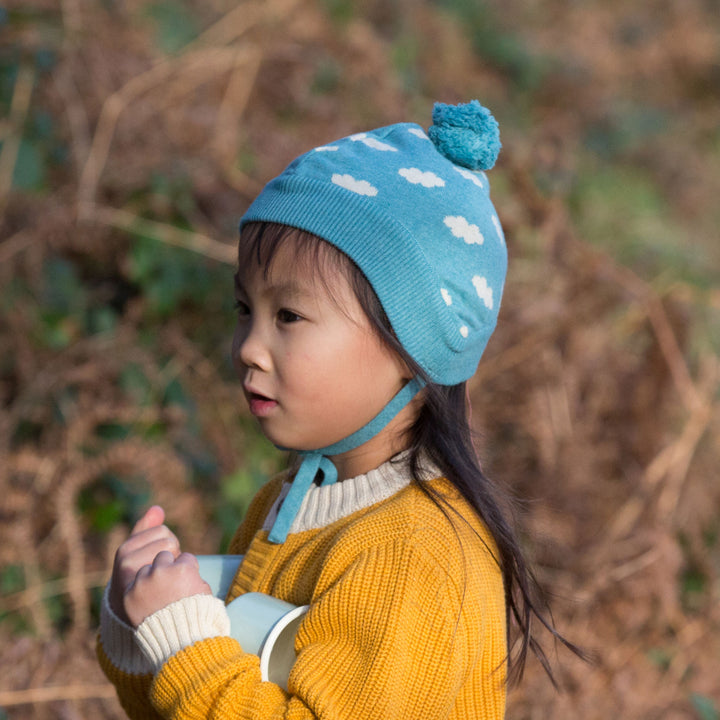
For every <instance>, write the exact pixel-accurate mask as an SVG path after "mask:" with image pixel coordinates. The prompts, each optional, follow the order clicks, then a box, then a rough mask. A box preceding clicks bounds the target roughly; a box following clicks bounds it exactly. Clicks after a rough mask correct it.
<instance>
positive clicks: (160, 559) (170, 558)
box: [152, 550, 175, 570]
mask: <svg viewBox="0 0 720 720" xmlns="http://www.w3.org/2000/svg"><path fill="white" fill-rule="evenodd" d="M174 562H175V556H174V555H173V554H172V553H171V552H169V551H168V550H162V551H161V552H159V553H158V554H157V555H156V556H155V558H154V559H153V561H152V569H153V570H157V569H158V568H162V567H169V566H170V565H172V564H173V563H174Z"/></svg>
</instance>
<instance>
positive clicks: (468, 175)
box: [453, 165, 485, 187]
mask: <svg viewBox="0 0 720 720" xmlns="http://www.w3.org/2000/svg"><path fill="white" fill-rule="evenodd" d="M453 169H454V170H457V171H458V172H459V173H460V174H461V175H462V176H463V177H464V178H465V179H466V180H471V181H472V182H474V183H475V184H476V185H477V186H478V187H485V185H484V183H483V181H482V178H483V177H485V174H484V173H482V174H481V173H474V172H471V171H470V170H467V169H465V168H462V167H458V166H457V165H453Z"/></svg>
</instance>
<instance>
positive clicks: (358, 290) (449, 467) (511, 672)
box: [238, 223, 585, 684]
mask: <svg viewBox="0 0 720 720" xmlns="http://www.w3.org/2000/svg"><path fill="white" fill-rule="evenodd" d="M288 242H289V243H290V247H291V248H292V250H293V251H294V252H295V256H296V259H297V260H298V261H300V262H302V261H304V262H305V263H306V265H307V267H308V269H311V270H313V271H314V272H315V273H316V277H317V278H318V279H319V281H320V282H323V283H325V286H326V288H327V287H328V280H327V278H328V277H329V274H328V273H332V272H338V271H339V272H342V273H343V274H344V275H345V277H346V279H347V280H348V281H349V283H350V286H351V287H352V289H353V291H354V293H355V296H356V297H357V300H358V302H359V303H360V306H361V307H362V309H363V311H364V312H365V315H366V316H367V317H368V319H369V321H370V323H371V325H372V326H373V328H374V329H375V331H376V332H377V333H378V335H379V336H380V337H381V339H382V340H383V341H384V342H385V343H387V345H388V346H389V347H390V348H391V349H393V350H394V351H395V352H396V353H397V354H398V355H399V356H400V357H401V358H402V360H403V361H404V362H405V363H406V364H407V366H408V367H409V368H410V370H411V371H413V372H414V374H415V375H416V376H418V377H420V378H421V379H422V380H424V381H425V383H426V385H425V389H424V399H423V405H422V407H421V409H420V411H419V413H418V415H417V417H416V419H415V421H414V423H413V425H412V426H411V428H410V429H409V438H410V447H409V467H410V472H411V475H412V481H413V482H414V483H415V484H416V485H417V486H418V487H419V488H420V489H421V490H422V492H424V493H425V494H426V495H427V496H428V497H429V498H430V499H431V500H432V501H433V502H434V503H435V504H436V505H437V506H438V507H439V508H440V510H441V511H442V512H443V513H444V514H445V515H446V517H448V519H449V520H450V521H451V522H453V521H459V522H463V518H462V517H461V516H460V515H459V514H458V513H457V511H455V510H454V509H453V507H452V506H451V505H450V504H449V503H448V502H447V500H445V499H444V498H443V497H442V495H440V494H439V493H437V492H435V491H433V489H432V487H431V486H429V484H428V483H426V482H423V481H422V480H421V478H422V473H421V470H422V467H423V461H424V459H427V458H429V459H430V460H431V461H432V462H434V463H435V465H436V466H437V467H439V468H440V470H441V471H442V473H443V475H444V477H445V478H446V479H447V480H448V481H449V482H450V483H452V485H453V486H454V487H455V488H456V489H457V491H458V492H459V493H460V494H461V495H462V496H463V497H464V498H465V500H466V501H467V502H468V503H469V504H470V506H471V507H472V508H473V510H474V511H475V513H477V515H478V517H479V518H480V519H481V520H482V522H483V523H484V524H485V526H486V527H487V529H488V530H489V532H490V534H491V535H492V537H493V539H494V541H495V544H496V546H497V554H496V555H495V553H493V554H494V555H495V559H496V561H497V563H498V565H499V567H500V571H501V573H502V577H503V584H504V588H505V607H506V614H507V617H506V620H507V623H506V626H507V632H508V679H509V681H510V682H511V683H512V682H516V681H519V680H520V678H521V677H522V674H523V670H524V667H525V661H526V659H527V656H528V652H529V651H532V653H533V654H534V655H535V656H536V657H537V658H538V660H539V661H540V663H541V664H542V666H543V668H544V669H545V670H546V672H547V673H548V675H549V677H550V679H551V680H552V681H553V684H555V680H554V678H553V673H552V670H551V668H550V664H549V662H548V659H547V657H546V655H545V653H544V651H543V649H542V647H541V646H540V644H539V643H538V641H537V640H536V638H535V635H534V633H533V632H532V630H533V628H532V625H533V622H539V623H540V624H541V625H542V626H543V627H545V628H546V629H547V630H548V631H549V632H550V634H551V635H552V636H553V637H554V638H556V639H557V640H559V641H560V642H561V643H563V644H564V645H566V646H567V647H568V648H569V649H570V650H572V651H573V652H574V653H576V654H577V655H579V656H581V657H585V654H584V653H583V651H582V650H580V649H579V648H577V647H576V646H575V645H573V644H572V643H570V642H568V641H567V640H566V639H565V638H563V637H562V636H561V635H560V634H559V633H558V632H557V631H556V630H555V627H554V625H553V623H552V617H551V615H550V612H549V608H548V607H547V603H546V602H545V601H544V600H543V599H542V593H541V592H540V588H539V585H538V583H537V581H536V580H535V577H534V575H533V573H532V571H531V569H530V567H529V565H528V563H527V561H526V560H525V557H524V553H523V551H522V548H521V547H520V544H519V541H518V538H517V535H516V533H515V531H514V529H513V527H512V524H511V523H510V522H509V520H508V519H507V517H506V510H505V509H504V508H506V507H507V506H508V504H509V502H508V499H507V498H506V497H503V496H501V493H500V491H499V490H498V488H497V487H496V486H495V485H494V484H493V483H492V482H491V481H490V480H489V479H488V478H487V477H486V476H485V474H484V473H483V471H482V468H481V467H480V463H479V460H478V457H477V454H476V452H475V448H474V446H473V441H472V431H471V428H470V423H469V419H468V416H467V406H466V383H464V382H463V383H460V384H458V385H453V386H443V385H438V384H436V383H433V382H431V381H430V379H429V378H428V377H427V374H426V373H425V372H424V371H423V370H422V368H420V367H419V366H418V364H417V363H416V362H415V361H414V360H413V358H412V357H410V355H409V354H408V353H407V351H406V350H405V349H404V348H403V346H402V345H401V344H400V342H399V341H398V339H397V337H396V336H395V333H394V332H393V330H392V326H391V324H390V321H389V320H388V317H387V315H386V313H385V311H384V309H383V307H382V305H381V303H380V301H379V299H378V297H377V295H376V293H375V291H374V290H373V288H372V286H371V285H370V283H369V281H368V280H367V278H366V277H365V275H364V274H363V273H362V271H361V270H360V269H359V268H358V267H357V265H356V264H355V263H354V262H353V261H352V260H351V259H350V258H349V257H348V256H347V255H345V254H344V253H342V252H341V251H340V250H338V249H336V248H335V247H334V246H332V245H330V244H329V243H327V242H325V241H324V240H322V238H319V237H317V236H315V235H313V234H311V233H308V232H305V231H303V230H298V229H296V228H290V227H288V226H285V225H281V224H277V223H249V224H248V225H246V226H245V227H244V228H243V231H242V234H241V238H240V243H239V248H238V261H239V266H240V272H242V271H243V270H245V269H246V268H247V267H248V266H249V265H251V264H252V263H255V264H256V266H257V267H261V268H264V272H265V273H268V272H269V267H270V264H271V262H272V259H273V257H274V256H275V253H276V252H277V250H278V248H279V247H280V246H281V245H284V244H286V243H288ZM452 515H454V516H455V517H451V516H452ZM513 627H514V628H515V629H516V631H517V642H515V643H513V642H512V639H513Z"/></svg>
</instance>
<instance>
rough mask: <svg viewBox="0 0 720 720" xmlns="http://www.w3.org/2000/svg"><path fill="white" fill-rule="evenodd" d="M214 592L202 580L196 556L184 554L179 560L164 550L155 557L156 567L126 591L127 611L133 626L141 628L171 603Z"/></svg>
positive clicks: (140, 575)
mask: <svg viewBox="0 0 720 720" xmlns="http://www.w3.org/2000/svg"><path fill="white" fill-rule="evenodd" d="M210 593H211V591H210V586H209V585H208V584H207V583H206V582H205V581H204V580H203V579H202V578H201V577H200V572H199V570H198V561H197V558H196V557H195V556H194V555H191V554H190V553H181V554H180V555H178V556H177V558H176V557H174V556H173V554H172V553H171V552H167V551H164V552H161V553H159V554H158V555H156V556H155V559H154V560H153V563H152V565H145V567H142V568H140V570H139V571H138V573H137V575H136V576H135V582H133V584H132V585H131V586H130V587H129V588H128V589H127V591H126V592H125V612H126V614H127V617H128V619H129V620H130V624H131V625H132V626H133V627H137V626H138V625H139V624H140V623H141V622H142V621H143V620H144V619H145V618H146V617H149V616H150V615H152V614H153V613H154V612H157V611H158V610H162V608H164V607H166V606H167V605H170V603H174V602H176V601H177V600H182V599H183V598H185V597H190V596H192V595H202V594H204V595H210Z"/></svg>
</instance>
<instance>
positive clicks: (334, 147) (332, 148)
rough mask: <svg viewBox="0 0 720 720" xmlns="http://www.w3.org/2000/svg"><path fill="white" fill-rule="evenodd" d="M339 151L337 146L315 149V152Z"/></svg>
mask: <svg viewBox="0 0 720 720" xmlns="http://www.w3.org/2000/svg"><path fill="white" fill-rule="evenodd" d="M339 149H340V148H339V147H338V146H337V145H321V146H320V147H316V148H315V152H337V151H338V150H339Z"/></svg>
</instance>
